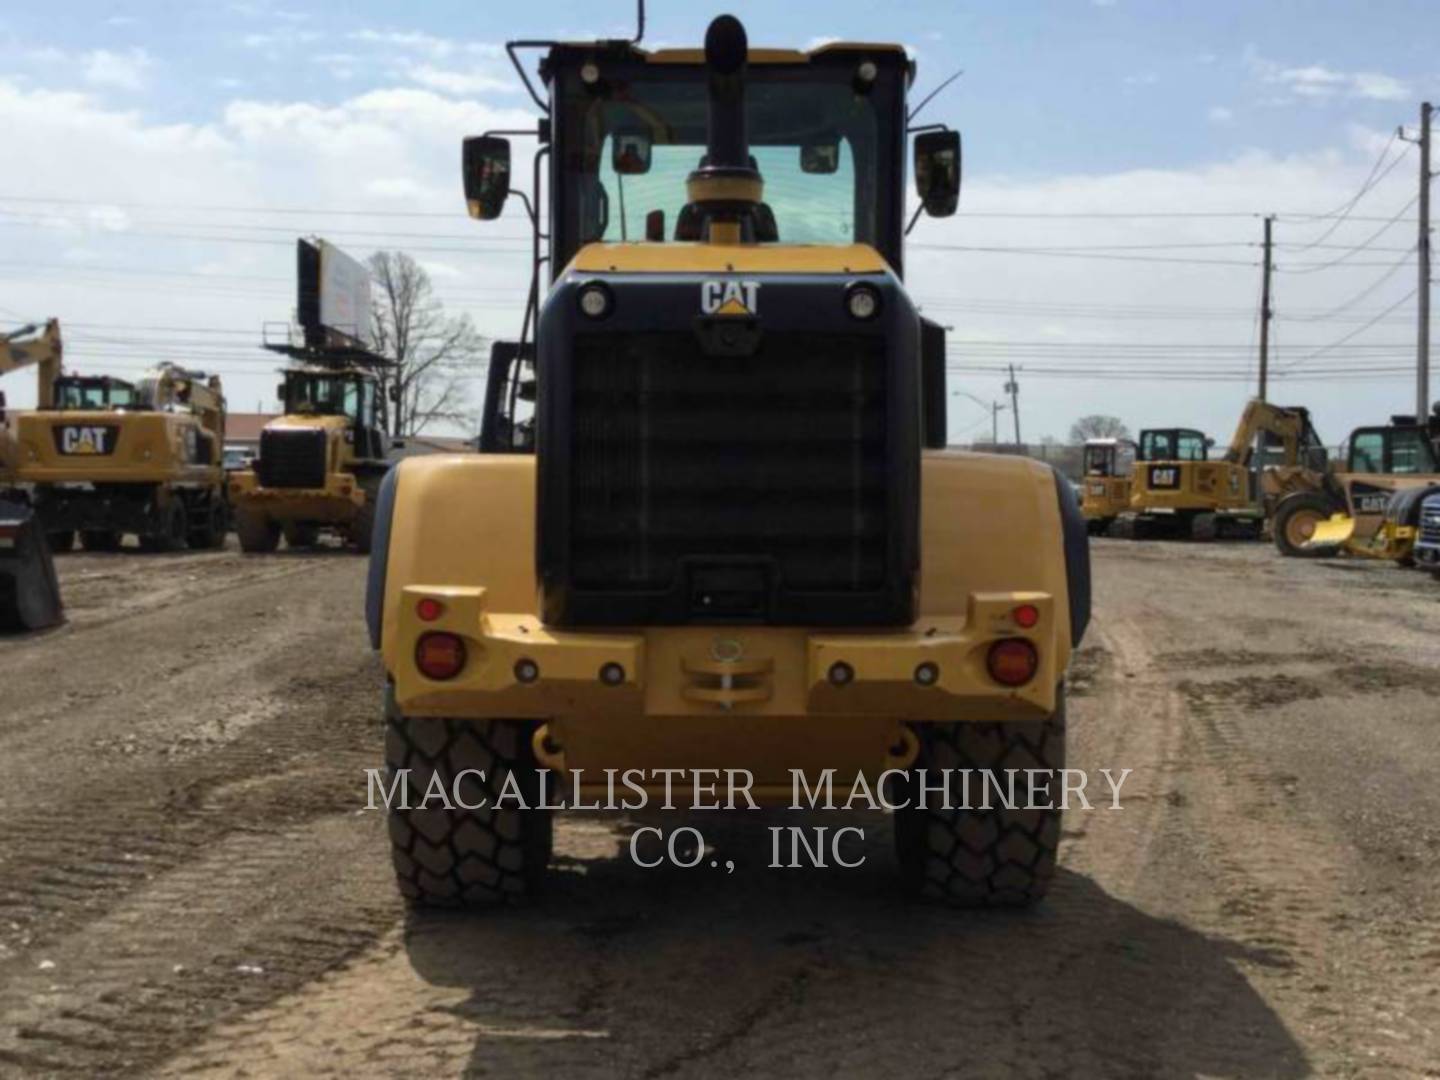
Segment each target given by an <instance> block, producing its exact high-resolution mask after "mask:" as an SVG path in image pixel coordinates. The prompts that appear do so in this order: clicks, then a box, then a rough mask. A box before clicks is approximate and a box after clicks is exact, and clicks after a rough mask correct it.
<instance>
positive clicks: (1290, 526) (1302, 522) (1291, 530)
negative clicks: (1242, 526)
mask: <svg viewBox="0 0 1440 1080" xmlns="http://www.w3.org/2000/svg"><path fill="white" fill-rule="evenodd" d="M1334 513H1335V504H1334V503H1333V502H1332V501H1331V500H1330V499H1328V498H1327V497H1326V496H1324V495H1321V494H1318V493H1316V492H1311V491H1307V492H1303V493H1301V494H1299V495H1291V496H1290V497H1289V498H1287V499H1284V500H1283V501H1282V502H1281V503H1280V506H1279V507H1278V508H1277V509H1276V511H1275V520H1274V521H1273V522H1272V523H1271V526H1270V528H1271V531H1272V532H1273V533H1274V535H1275V547H1276V548H1277V549H1278V550H1279V552H1280V554H1281V555H1285V556H1287V557H1288V558H1292V559H1318V558H1321V557H1323V556H1327V555H1334V554H1335V553H1336V552H1337V551H1338V550H1339V549H1338V548H1337V547H1335V545H1333V544H1329V545H1326V546H1324V547H1316V546H1313V545H1311V546H1306V541H1307V540H1308V539H1309V538H1310V537H1311V536H1312V535H1314V532H1315V527H1316V526H1317V525H1319V524H1321V523H1322V522H1325V521H1329V520H1330V516H1331V515H1332V514H1334Z"/></svg>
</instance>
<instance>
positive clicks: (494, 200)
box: [460, 135, 510, 221]
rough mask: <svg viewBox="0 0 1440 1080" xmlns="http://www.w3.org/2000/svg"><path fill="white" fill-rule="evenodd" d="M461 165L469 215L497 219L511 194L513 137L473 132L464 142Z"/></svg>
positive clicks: (482, 219)
mask: <svg viewBox="0 0 1440 1080" xmlns="http://www.w3.org/2000/svg"><path fill="white" fill-rule="evenodd" d="M460 167H461V171H462V173H463V174H464V179H465V205H466V208H467V209H468V210H469V211H470V216H471V217H473V218H478V219H480V220H481V221H493V220H494V219H495V218H498V217H499V216H500V211H501V210H503V209H505V196H506V195H508V194H510V140H509V139H502V138H500V137H499V136H498V135H471V136H470V137H469V138H467V139H466V140H465V142H464V147H463V151H462V153H461V162H460Z"/></svg>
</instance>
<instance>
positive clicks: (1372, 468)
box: [1350, 431, 1385, 473]
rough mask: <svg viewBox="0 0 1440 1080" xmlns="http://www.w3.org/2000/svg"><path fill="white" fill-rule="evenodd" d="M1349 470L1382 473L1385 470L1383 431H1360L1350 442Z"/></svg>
mask: <svg viewBox="0 0 1440 1080" xmlns="http://www.w3.org/2000/svg"><path fill="white" fill-rule="evenodd" d="M1350 471H1351V472H1353V473H1383V472H1384V471H1385V433H1384V432H1383V431H1362V432H1359V433H1358V434H1356V436H1355V438H1354V439H1352V440H1351V442H1350Z"/></svg>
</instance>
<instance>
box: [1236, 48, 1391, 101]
mask: <svg viewBox="0 0 1440 1080" xmlns="http://www.w3.org/2000/svg"><path fill="white" fill-rule="evenodd" d="M1245 58H1246V62H1247V63H1248V64H1249V65H1250V69H1251V71H1252V72H1253V73H1254V74H1255V75H1256V76H1257V77H1258V78H1259V79H1260V80H1261V81H1262V82H1264V83H1267V84H1269V85H1272V86H1279V87H1281V88H1283V89H1284V90H1285V91H1287V92H1288V93H1289V94H1291V95H1293V99H1296V100H1298V99H1306V100H1310V101H1327V100H1333V99H1337V98H1362V99H1367V100H1370V101H1406V100H1408V99H1409V97H1410V88H1409V86H1408V85H1407V84H1406V83H1404V82H1403V81H1401V80H1400V79H1397V78H1396V77H1394V76H1393V75H1386V74H1384V73H1382V72H1375V71H1337V70H1335V69H1334V68H1330V67H1326V66H1325V65H1324V64H1307V65H1304V66H1300V67H1291V66H1286V65H1284V64H1280V63H1277V62H1276V61H1274V60H1269V59H1266V58H1265V57H1263V56H1260V55H1259V54H1258V53H1257V52H1256V51H1255V50H1254V49H1253V48H1250V49H1247V50H1246V56H1245ZM1285 101H1286V99H1285V98H1283V97H1282V98H1279V99H1275V103H1277V104H1278V103H1284V102H1285Z"/></svg>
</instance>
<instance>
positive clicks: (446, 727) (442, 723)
mask: <svg viewBox="0 0 1440 1080" xmlns="http://www.w3.org/2000/svg"><path fill="white" fill-rule="evenodd" d="M532 730H533V725H531V724H529V723H522V722H519V721H514V720H488V721H486V720H437V719H431V718H407V717H403V716H399V715H396V714H395V712H394V710H393V709H387V716H386V731H385V765H386V773H387V777H386V785H387V788H389V786H390V785H392V784H393V783H394V779H395V776H396V773H397V771H398V770H401V769H408V770H409V773H408V789H409V806H410V809H403V808H400V807H395V806H392V807H391V809H390V811H389V825H390V845H391V859H392V861H393V862H394V865H395V879H396V883H397V884H398V886H399V888H400V893H401V895H402V896H404V897H405V898H406V899H407V900H408V901H409V902H410V903H411V904H414V905H417V906H430V907H493V906H495V905H497V904H503V903H509V902H513V901H515V900H518V899H520V898H522V897H525V896H527V895H532V894H534V893H535V892H537V891H538V890H539V888H540V884H541V882H542V880H543V878H544V874H545V867H546V864H547V863H548V862H549V859H550V843H551V829H552V828H553V820H552V816H551V813H550V811H548V810H539V809H535V806H536V804H537V803H538V801H539V794H540V792H539V787H540V784H539V775H540V774H539V772H538V770H537V767H536V764H535V758H534V756H533V752H532V750H531V747H530V736H531V732H532ZM466 770H478V771H476V772H467V773H466V776H465V779H464V781H463V782H462V783H461V784H460V787H459V791H460V794H461V797H462V799H463V801H464V802H465V803H467V804H469V805H471V806H474V805H476V804H479V803H480V802H482V801H484V802H485V804H486V805H485V806H483V807H481V808H479V809H475V810H466V809H463V808H462V807H461V806H460V804H459V803H455V804H454V806H453V807H452V808H446V807H445V806H443V805H439V801H438V800H436V799H433V798H432V799H431V800H430V801H429V805H428V806H427V807H426V808H424V809H421V808H420V806H419V804H420V801H421V800H422V798H423V797H424V795H425V792H426V790H427V787H428V786H429V785H430V783H431V782H432V781H431V778H432V776H437V775H438V777H439V780H440V783H441V784H443V785H444V788H445V791H446V792H447V794H449V793H453V792H454V791H455V786H454V785H455V777H456V776H457V775H459V774H460V773H461V772H465V771H466ZM481 773H483V774H484V779H483V780H482V779H481V778H480V774H481ZM511 775H513V776H514V783H515V785H516V786H517V787H518V790H519V791H521V792H522V793H523V794H524V798H525V803H526V805H527V806H528V807H530V809H519V808H517V807H515V806H514V805H513V801H512V802H511V803H507V805H504V806H502V807H499V808H497V807H495V806H494V805H493V804H494V802H495V799H496V797H497V796H498V795H499V794H500V792H501V790H502V787H503V785H504V784H505V783H506V781H507V778H508V777H509V776H511ZM397 798H398V791H397Z"/></svg>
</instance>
